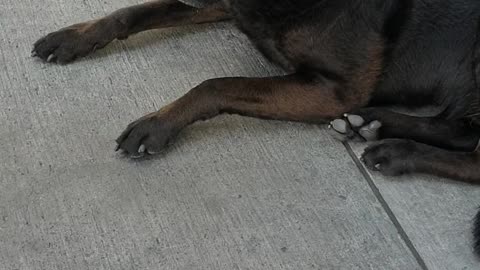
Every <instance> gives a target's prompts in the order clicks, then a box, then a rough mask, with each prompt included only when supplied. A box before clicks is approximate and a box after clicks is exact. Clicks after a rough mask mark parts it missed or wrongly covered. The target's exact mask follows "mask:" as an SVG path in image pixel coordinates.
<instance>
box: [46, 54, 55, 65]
mask: <svg viewBox="0 0 480 270" xmlns="http://www.w3.org/2000/svg"><path fill="white" fill-rule="evenodd" d="M54 58H55V55H53V54H50V55H49V56H48V58H47V62H49V63H50V62H52V61H53V59H54Z"/></svg>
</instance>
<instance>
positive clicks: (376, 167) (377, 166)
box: [375, 163, 382, 171]
mask: <svg viewBox="0 0 480 270" xmlns="http://www.w3.org/2000/svg"><path fill="white" fill-rule="evenodd" d="M381 168H382V165H381V164H380V163H378V164H377V165H375V169H376V170H377V171H380V169H381Z"/></svg>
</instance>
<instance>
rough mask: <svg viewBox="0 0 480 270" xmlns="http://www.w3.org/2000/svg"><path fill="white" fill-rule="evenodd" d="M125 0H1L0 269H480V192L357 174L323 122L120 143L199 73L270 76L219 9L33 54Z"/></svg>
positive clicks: (220, 125) (218, 125)
mask: <svg viewBox="0 0 480 270" xmlns="http://www.w3.org/2000/svg"><path fill="white" fill-rule="evenodd" d="M138 2H140V1H137V0H116V1H108V2H107V1H100V0H84V1H76V0H62V1H58V0H45V1H41V2H40V1H34V0H2V1H1V3H0V10H1V16H0V59H1V62H2V63H3V65H1V67H0V68H1V70H0V83H1V84H0V108H1V109H0V123H1V124H2V128H1V129H0V151H1V152H2V155H1V156H0V174H1V178H0V269H9V270H10V269H275V270H277V269H448V270H452V269H480V262H479V261H478V260H477V259H476V258H475V257H474V256H473V254H472V250H471V244H470V241H471V240H470V227H471V220H472V218H473V215H474V214H475V212H476V207H477V206H478V204H479V203H480V200H479V198H480V189H478V188H475V187H472V186H468V185H464V184H460V183H456V182H452V181H448V180H442V179H434V178H430V177H404V178H401V179H393V178H385V177H382V176H380V175H378V174H371V173H369V172H367V171H366V170H365V169H364V168H363V167H362V166H361V164H360V163H359V161H358V159H357V158H356V155H358V154H359V153H360V152H361V151H362V148H363V147H364V145H342V144H340V143H338V142H336V141H334V140H333V139H331V138H330V137H329V136H328V135H327V134H326V132H325V129H324V127H318V126H312V125H303V124H295V123H282V122H268V121H261V120H256V119H248V118H241V117H235V116H224V117H219V118H216V119H214V120H212V121H208V122H204V123H198V124H195V125H194V126H192V127H191V128H188V129H187V130H186V131H185V132H184V133H182V134H181V136H180V138H179V139H178V140H177V143H176V145H175V146H174V147H172V148H171V149H170V150H169V151H168V152H167V153H166V154H165V155H163V156H160V157H157V158H154V159H151V160H147V161H144V162H135V161H131V160H128V159H125V158H122V157H121V156H120V155H117V154H115V153H114V151H113V148H114V146H115V145H114V139H115V138H116V137H117V135H118V134H119V132H121V131H122V129H123V128H124V127H125V126H126V124H128V123H129V122H130V121H132V120H134V119H136V118H137V117H139V116H141V115H143V114H145V113H147V112H150V111H154V110H156V109H158V108H160V107H161V106H163V105H165V104H167V103H169V102H171V101H173V100H174V99H175V98H177V97H179V96H180V95H182V94H183V93H185V92H186V91H188V89H189V88H191V87H193V86H195V85H196V84H198V83H200V82H201V81H202V80H205V79H209V78H213V77H219V76H232V75H241V76H265V75H269V74H278V73H279V72H280V71H279V70H277V69H275V68H274V67H272V66H271V65H270V64H269V63H268V62H267V61H266V60H265V59H264V58H262V57H261V56H260V55H259V54H258V53H257V52H255V51H254V50H253V49H252V46H251V44H250V43H249V42H248V40H247V39H246V38H245V36H243V35H242V34H241V33H239V32H238V31H237V30H235V29H234V27H233V26H232V25H231V24H229V23H221V24H216V25H207V26H198V27H185V28H181V29H170V30H161V31H150V32H147V33H142V34H139V35H137V36H135V37H132V38H131V39H129V40H126V41H122V42H114V43H113V44H111V45H110V46H109V47H107V48H106V49H105V50H102V51H99V52H97V53H96V54H94V55H93V56H91V57H88V58H86V59H83V60H81V61H79V62H76V63H74V64H71V65H67V66H57V65H50V64H45V63H42V62H41V61H38V60H35V59H32V58H30V57H29V54H30V50H31V47H32V44H33V42H35V41H36V39H38V38H40V37H41V36H42V35H44V34H46V33H48V32H50V31H53V30H56V29H58V28H60V27H63V26H65V25H67V24H71V23H74V22H80V21H84V20H87V19H90V18H92V17H98V16H102V15H104V14H106V13H108V12H110V11H113V10H115V9H117V8H119V7H123V6H127V5H131V4H135V3H138Z"/></svg>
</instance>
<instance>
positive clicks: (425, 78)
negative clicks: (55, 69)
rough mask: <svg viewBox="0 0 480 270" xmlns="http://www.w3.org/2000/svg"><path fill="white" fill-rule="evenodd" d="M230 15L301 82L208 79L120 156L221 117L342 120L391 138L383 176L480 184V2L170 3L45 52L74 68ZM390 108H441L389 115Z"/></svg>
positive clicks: (40, 46) (43, 43)
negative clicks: (110, 47)
mask: <svg viewBox="0 0 480 270" xmlns="http://www.w3.org/2000/svg"><path fill="white" fill-rule="evenodd" d="M226 19H234V20H235V21H236V23H237V25H238V26H239V28H240V29H241V30H242V31H243V32H245V33H246V34H247V35H248V36H249V37H250V39H251V40H252V41H253V42H254V44H255V45H256V46H257V47H258V49H259V50H260V51H262V52H263V53H264V54H265V55H266V56H267V57H268V58H269V59H270V60H272V61H273V62H275V63H277V64H279V65H280V66H282V67H283V68H285V70H287V71H289V73H290V75H287V76H278V77H270V78H221V79H214V80H209V81H206V82H204V83H202V84H201V85H199V86H198V87H196V88H194V89H192V90H191V91H190V92H189V93H188V94H186V95H185V96H184V97H182V98H180V99H178V100H177V101H175V102H174V103H172V104H170V105H168V106H166V107H165V108H163V109H161V110H160V111H158V112H156V113H153V114H150V115H147V116H145V117H143V118H141V119H139V120H137V121H135V122H134V123H132V124H131V125H129V126H128V128H127V129H126V131H125V132H124V133H123V134H122V135H121V136H120V137H119V138H118V140H117V142H118V143H119V149H122V150H124V151H125V152H126V153H128V154H130V155H132V156H134V157H139V156H143V155H144V154H145V153H150V154H153V153H155V152H158V151H160V150H161V149H162V148H163V147H164V146H165V145H166V144H167V142H168V140H169V139H171V138H172V137H174V136H175V135H176V134H177V133H178V132H180V131H181V129H182V128H184V127H185V126H187V125H189V124H191V123H192V122H195V121H197V120H202V119H209V118H212V117H215V116H217V115H219V114H221V113H236V114H241V115H246V116H253V117H261V118H268V119H280V120H290V121H303V122H313V123H321V122H323V121H328V120H333V119H335V118H337V119H336V120H334V121H333V122H331V126H330V128H331V131H332V133H333V135H334V136H336V137H339V138H340V139H351V138H354V137H360V138H362V139H366V140H377V139H389V140H384V141H383V142H382V143H379V144H376V145H374V146H372V147H369V148H367V149H366V152H365V154H364V155H363V159H364V161H365V163H366V165H367V167H369V168H371V169H373V170H378V171H380V172H382V173H384V174H386V175H400V174H404V173H430V174H435V175H439V176H445V177H450V178H454V179H459V180H464V181H469V182H472V183H480V170H479V169H478V167H479V165H480V152H479V151H477V150H478V149H477V147H478V142H479V139H480V126H479V125H480V88H479V85H478V83H479V79H480V27H479V26H480V24H479V22H480V2H479V1H478V0H369V1H364V0H296V1H290V0H223V1H216V0H209V1H208V4H207V5H206V7H204V8H201V9H197V8H194V7H191V6H188V5H185V4H182V3H180V2H177V1H176V0H159V1H154V2H150V3H147V4H144V5H138V6H134V7H130V8H126V9H122V10H119V11H117V12H115V13H112V14H111V15H109V16H107V17H105V18H102V19H100V20H96V21H90V22H86V23H82V24H77V25H73V26H71V27H68V28H65V29H62V30H60V31H58V32H54V33H52V34H49V35H48V36H46V37H45V38H43V39H41V40H39V41H38V42H37V43H36V44H35V48H34V54H35V55H37V56H39V57H40V58H42V59H44V60H48V61H49V62H51V61H57V62H69V61H72V60H73V59H75V58H76V57H79V56H84V55H86V54H88V53H89V52H91V51H92V50H95V49H97V48H101V47H104V46H105V45H107V44H108V43H109V42H111V41H112V40H114V39H122V38H127V37H128V36H129V35H131V34H134V33H137V32H140V31H144V30H148V29H153V28H161V27H171V26H178V25H185V24H191V23H207V22H214V21H219V20H226ZM388 105H395V106H403V107H423V106H434V107H436V108H439V109H440V113H438V114H437V115H434V116H432V117H413V116H407V115H403V114H399V113H395V112H393V111H388V110H385V109H381V108H378V107H381V106H388ZM344 113H349V114H347V115H344ZM479 223H480V222H477V223H476V225H477V226H480V225H479ZM478 231H480V229H479V228H478V227H477V233H476V236H477V237H479V236H478V235H479V233H478ZM479 241H480V240H479ZM477 247H478V244H477ZM479 253H480V252H479Z"/></svg>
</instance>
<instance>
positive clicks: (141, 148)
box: [138, 144, 147, 154]
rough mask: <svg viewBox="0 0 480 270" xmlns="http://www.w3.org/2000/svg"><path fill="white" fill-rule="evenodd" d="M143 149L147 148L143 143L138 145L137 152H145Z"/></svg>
mask: <svg viewBox="0 0 480 270" xmlns="http://www.w3.org/2000/svg"><path fill="white" fill-rule="evenodd" d="M145 150H147V148H146V147H145V145H143V144H142V145H140V148H138V153H142V154H143V153H145Z"/></svg>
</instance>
